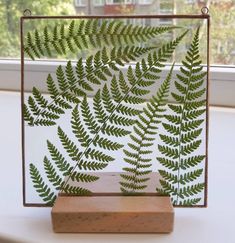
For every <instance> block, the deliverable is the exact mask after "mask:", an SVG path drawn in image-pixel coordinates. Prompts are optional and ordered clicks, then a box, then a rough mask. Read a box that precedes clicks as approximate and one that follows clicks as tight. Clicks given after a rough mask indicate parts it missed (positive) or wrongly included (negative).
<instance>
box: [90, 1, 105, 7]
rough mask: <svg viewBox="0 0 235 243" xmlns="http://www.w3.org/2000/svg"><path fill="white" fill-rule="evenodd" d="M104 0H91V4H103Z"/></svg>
mask: <svg viewBox="0 0 235 243" xmlns="http://www.w3.org/2000/svg"><path fill="white" fill-rule="evenodd" d="M104 3H105V0H93V5H94V6H95V7H97V6H104Z"/></svg>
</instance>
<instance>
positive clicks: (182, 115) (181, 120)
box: [176, 54, 195, 205]
mask: <svg viewBox="0 0 235 243" xmlns="http://www.w3.org/2000/svg"><path fill="white" fill-rule="evenodd" d="M194 57H195V54H193V57H192V59H191V60H192V61H191V62H190V75H189V76H188V84H187V90H186V93H185V97H184V101H183V108H182V113H181V118H180V123H179V124H180V130H179V147H178V149H179V160H178V166H179V167H178V172H177V180H178V182H177V196H176V205H178V200H179V191H180V179H179V178H180V173H181V170H180V166H181V152H180V151H181V141H182V126H183V117H184V111H185V104H186V101H187V99H188V93H189V90H190V84H191V81H192V80H191V77H192V72H191V71H192V66H193V62H194Z"/></svg>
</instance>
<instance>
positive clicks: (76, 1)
mask: <svg viewBox="0 0 235 243" xmlns="http://www.w3.org/2000/svg"><path fill="white" fill-rule="evenodd" d="M85 2H86V1H85ZM85 2H84V0H74V5H75V7H85V6H86V3H85Z"/></svg>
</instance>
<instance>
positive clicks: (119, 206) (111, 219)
mask: <svg viewBox="0 0 235 243" xmlns="http://www.w3.org/2000/svg"><path fill="white" fill-rule="evenodd" d="M99 176H100V179H99V180H98V181H97V182H96V183H91V184H92V185H90V188H89V189H90V190H91V191H92V192H93V195H92V196H81V197H79V196H72V195H62V194H61V195H59V197H58V198H57V199H56V202H55V205H54V206H53V208H52V213H51V214H52V225H53V229H54V232H58V233H88V232H89V233H169V232H171V231H173V225H174V209H173V206H172V204H171V200H170V198H169V197H162V196H157V195H156V191H155V188H156V184H157V183H158V181H159V175H158V174H157V173H152V174H151V176H150V177H151V179H150V180H149V181H150V182H149V185H148V189H147V190H146V194H144V195H141V196H140V195H138V196H123V195H122V193H121V192H120V185H119V179H120V173H111V172H109V173H102V174H101V173H99ZM74 186H76V184H74Z"/></svg>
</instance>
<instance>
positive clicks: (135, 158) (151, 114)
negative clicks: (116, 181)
mask: <svg viewBox="0 0 235 243" xmlns="http://www.w3.org/2000/svg"><path fill="white" fill-rule="evenodd" d="M172 70H173V66H172V68H171V70H170V72H169V74H168V76H167V78H166V80H165V81H164V82H163V84H162V85H161V87H160V88H159V90H158V92H157V94H156V95H155V96H153V97H152V99H151V100H150V101H149V102H148V103H147V107H146V108H144V109H143V113H142V114H140V115H139V117H138V120H137V122H136V125H135V126H134V131H133V133H132V134H131V136H130V139H131V142H130V143H128V147H129V149H128V150H126V149H124V150H123V151H124V154H125V156H126V157H125V158H124V161H125V162H127V163H128V164H130V167H124V168H123V171H124V172H127V174H121V177H122V181H121V182H120V185H121V191H122V192H124V193H125V194H133V193H134V194H135V193H138V192H141V191H142V190H143V189H144V188H146V187H147V185H146V182H147V181H148V180H149V177H148V175H149V173H150V172H151V170H150V167H151V165H152V163H151V160H152V159H151V154H152V150H150V149H151V146H152V145H153V141H154V140H155V136H156V134H157V129H158V127H159V123H161V119H162V117H163V116H164V112H165V110H166V103H167V99H168V95H169V89H170V80H171V76H172ZM130 151H131V152H130ZM146 156H148V158H146Z"/></svg>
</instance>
